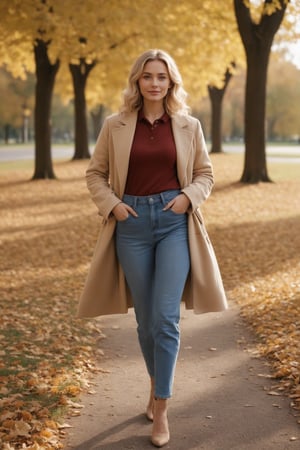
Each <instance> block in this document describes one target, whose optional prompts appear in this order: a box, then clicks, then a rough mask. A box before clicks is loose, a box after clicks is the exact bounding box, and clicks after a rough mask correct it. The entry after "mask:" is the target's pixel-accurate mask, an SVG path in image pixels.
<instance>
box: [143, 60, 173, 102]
mask: <svg viewBox="0 0 300 450" xmlns="http://www.w3.org/2000/svg"><path fill="white" fill-rule="evenodd" d="M138 84H139V88H140V92H141V95H142V96H143V97H144V101H145V100H146V101H151V102H162V101H163V99H164V97H165V96H166V95H167V93H168V89H169V87H170V86H171V80H170V76H169V73H168V69H167V66H166V64H165V63H164V62H163V61H160V60H154V61H148V62H147V63H146V64H145V66H144V70H143V73H142V75H141V76H140V78H139V80H138Z"/></svg>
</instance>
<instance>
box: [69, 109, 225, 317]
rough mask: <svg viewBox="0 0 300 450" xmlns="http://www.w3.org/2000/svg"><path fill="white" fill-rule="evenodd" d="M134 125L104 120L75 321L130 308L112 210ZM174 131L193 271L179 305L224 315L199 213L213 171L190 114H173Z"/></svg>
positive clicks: (92, 170)
mask: <svg viewBox="0 0 300 450" xmlns="http://www.w3.org/2000/svg"><path fill="white" fill-rule="evenodd" d="M136 121H137V113H130V114H126V115H125V114H115V115H112V116H110V117H108V118H107V119H106V120H105V122H104V125H103V127H102V130H101V132H100V135H99V137H98V140H97V143H96V147H95V151H94V154H93V156H92V158H91V161H90V164H89V167H88V169H87V172H86V177H87V186H88V189H89V190H90V193H91V197H92V199H93V201H94V202H95V204H96V206H97V207H98V210H99V214H100V216H102V223H101V229H100V233H99V238H98V242H97V245H96V248H95V251H94V255H93V258H92V262H91V266H90V269H89V272H88V275H87V279H86V282H85V286H84V289H83V292H82V294H81V297H80V301H79V307H78V317H95V316H99V315H105V314H120V313H126V312H128V308H129V307H131V306H132V300H131V296H130V293H129V289H128V286H127V283H126V280H125V277H124V273H123V271H122V268H121V266H120V264H119V262H118V259H117V255H116V250H115V240H114V232H115V226H116V220H115V218H114V217H113V215H112V213H111V211H112V209H113V208H114V207H115V206H116V205H117V204H118V203H120V201H121V199H122V197H123V194H124V189H125V184H126V177H127V171H128V163H129V155H130V150H131V145H132V141H133V137H134V132H135V126H136ZM172 129H173V134H174V139H175V144H176V152H177V174H178V179H179V183H180V186H181V189H182V191H183V192H184V193H185V194H186V195H187V196H188V197H189V199H190V201H191V207H190V210H189V212H188V235H189V247H190V259H191V269H190V273H189V276H188V279H187V282H186V285H185V289H184V294H183V301H185V304H186V308H187V309H194V311H195V313H204V312H212V311H222V310H224V309H226V308H227V301H226V296H225V292H224V288H223V283H222V279H221V275H220V271H219V268H218V264H217V261H216V257H215V254H214V250H213V248H212V245H211V243H210V241H209V238H208V235H207V232H206V230H205V227H204V223H203V219H202V215H201V212H200V209H199V206H200V205H201V204H202V203H203V202H204V200H205V199H206V198H207V197H208V196H209V194H210V191H211V189H212V186H213V175H212V167H211V162H210V159H209V156H208V153H207V150H206V145H205V142H204V138H203V133H202V130H201V125H200V123H199V121H198V120H197V119H195V118H193V117H191V116H185V115H179V114H177V115H174V116H173V117H172Z"/></svg>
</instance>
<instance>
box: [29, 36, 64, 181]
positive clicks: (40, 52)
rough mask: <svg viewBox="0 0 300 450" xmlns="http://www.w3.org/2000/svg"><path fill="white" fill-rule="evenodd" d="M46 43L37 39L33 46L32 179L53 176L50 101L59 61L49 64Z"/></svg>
mask: <svg viewBox="0 0 300 450" xmlns="http://www.w3.org/2000/svg"><path fill="white" fill-rule="evenodd" d="M47 51H48V44H47V43H46V42H43V41H41V40H37V41H36V44H35V46H34V56H35V64H36V88H35V110H34V129H35V170H34V175H33V177H32V179H33V180H37V179H47V178H55V175H54V171H53V167H52V158H51V101H52V93H53V88H54V81H55V76H56V74H57V71H58V68H59V61H56V62H55V64H51V63H50V60H49V58H48V53H47Z"/></svg>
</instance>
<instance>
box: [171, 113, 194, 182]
mask: <svg viewBox="0 0 300 450" xmlns="http://www.w3.org/2000/svg"><path fill="white" fill-rule="evenodd" d="M172 128H173V135H174V140H175V145H176V152H177V175H178V179H179V182H180V186H181V187H184V186H186V185H187V184H189V183H190V182H191V180H187V170H186V167H187V164H188V161H189V156H190V152H191V150H192V138H193V131H192V129H191V127H190V125H189V121H188V120H187V118H186V117H185V116H181V115H179V114H178V115H175V116H173V117H172Z"/></svg>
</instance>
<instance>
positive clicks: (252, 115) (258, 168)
mask: <svg viewBox="0 0 300 450" xmlns="http://www.w3.org/2000/svg"><path fill="white" fill-rule="evenodd" d="M264 3H265V4H270V3H272V0H265V2H264ZM280 5H281V9H277V10H276V11H275V12H273V14H271V15H267V14H263V15H262V17H261V20H260V22H259V23H258V24H256V23H254V22H253V21H252V19H251V15H250V11H249V9H248V8H247V6H245V4H244V1H243V0H234V8H235V15H236V18H237V23H238V28H239V32H240V35H241V38H242V42H243V45H244V48H245V52H246V59H247V75H246V92H245V160H244V170H243V174H242V177H241V181H242V182H244V183H258V182H259V181H271V180H270V178H269V176H268V172H267V162H266V136H265V134H266V133H265V120H266V87H267V70H268V63H269V56H270V51H271V46H272V42H273V39H274V36H275V34H276V32H277V30H278V28H279V26H280V24H281V22H282V19H283V16H284V12H285V9H286V4H285V2H284V0H280Z"/></svg>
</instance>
